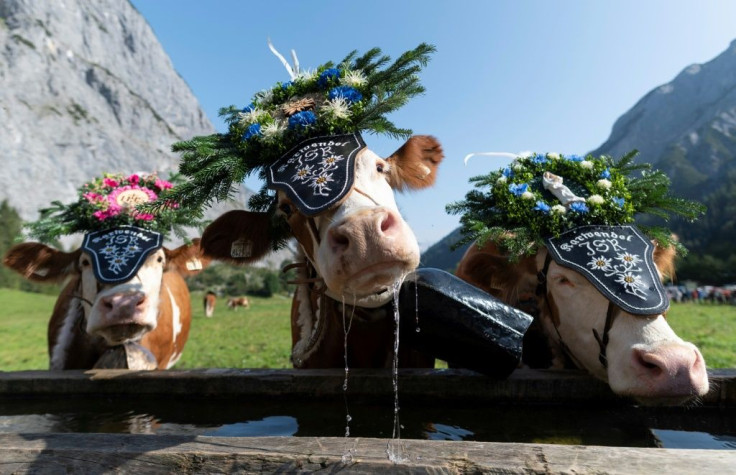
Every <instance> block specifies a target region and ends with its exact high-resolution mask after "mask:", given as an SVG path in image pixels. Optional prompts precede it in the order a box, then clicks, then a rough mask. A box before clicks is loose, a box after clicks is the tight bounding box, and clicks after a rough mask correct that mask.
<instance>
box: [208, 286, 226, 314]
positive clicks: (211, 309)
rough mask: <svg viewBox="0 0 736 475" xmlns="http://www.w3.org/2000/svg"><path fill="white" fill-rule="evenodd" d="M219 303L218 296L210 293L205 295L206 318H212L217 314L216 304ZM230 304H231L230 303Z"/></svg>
mask: <svg viewBox="0 0 736 475" xmlns="http://www.w3.org/2000/svg"><path fill="white" fill-rule="evenodd" d="M216 303H217V295H216V294H215V293H214V292H212V291H209V292H207V293H206V294H204V316H205V317H212V315H214V314H215V304H216ZM228 304H229V302H228Z"/></svg>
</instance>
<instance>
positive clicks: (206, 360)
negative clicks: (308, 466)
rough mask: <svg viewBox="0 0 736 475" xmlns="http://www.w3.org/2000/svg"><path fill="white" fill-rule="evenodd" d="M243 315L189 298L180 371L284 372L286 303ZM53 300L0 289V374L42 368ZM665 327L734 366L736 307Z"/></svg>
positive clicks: (690, 307) (261, 304)
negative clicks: (207, 308) (208, 313)
mask: <svg viewBox="0 0 736 475" xmlns="http://www.w3.org/2000/svg"><path fill="white" fill-rule="evenodd" d="M249 298H250V299H251V302H252V303H251V308H250V309H248V310H243V309H240V310H229V309H228V308H227V307H226V306H225V305H224V303H225V302H224V299H219V300H218V302H217V307H216V309H215V315H214V317H212V318H206V317H205V316H204V309H203V308H202V294H201V293H194V294H193V295H192V310H193V320H192V330H191V334H190V337H189V341H188V343H187V346H186V349H185V350H184V355H183V357H182V359H181V360H180V361H179V363H178V364H177V365H176V368H177V369H185V368H289V367H291V363H290V362H289V353H290V349H291V335H290V330H289V313H290V308H291V300H290V299H288V298H286V297H282V296H276V297H272V298H270V299H263V298H258V297H249ZM54 301H55V297H52V296H48V295H39V294H32V293H25V292H20V291H15V290H8V289H0V341H1V342H2V345H0V371H20V370H29V369H47V368H48V356H47V350H46V324H47V321H48V318H49V316H50V315H51V309H52V308H53V305H54ZM668 319H669V322H670V325H671V326H672V327H673V328H674V329H675V331H676V332H677V333H678V335H680V336H681V337H682V338H684V339H686V340H688V341H691V342H693V343H695V344H696V345H697V346H698V347H699V348H700V350H701V351H702V352H703V355H704V356H705V360H706V362H707V364H708V367H709V368H734V367H736V307H734V306H728V305H695V304H690V303H688V304H673V306H672V309H671V310H670V312H669V314H668Z"/></svg>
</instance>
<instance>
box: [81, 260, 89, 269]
mask: <svg viewBox="0 0 736 475" xmlns="http://www.w3.org/2000/svg"><path fill="white" fill-rule="evenodd" d="M88 266H89V260H87V259H82V267H88Z"/></svg>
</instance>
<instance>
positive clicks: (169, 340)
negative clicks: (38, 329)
mask: <svg viewBox="0 0 736 475" xmlns="http://www.w3.org/2000/svg"><path fill="white" fill-rule="evenodd" d="M199 255H200V250H199V245H198V240H195V241H194V242H193V244H191V245H184V246H181V247H178V248H176V249H173V250H169V249H167V248H165V247H161V248H158V249H156V250H154V251H151V252H150V253H149V254H148V255H147V256H146V257H145V261H144V262H143V263H142V264H141V265H140V267H139V268H138V270H137V272H136V273H135V275H134V276H133V277H132V278H130V279H128V280H126V281H124V282H120V283H115V284H103V283H101V282H100V281H99V280H98V279H97V278H96V277H95V271H94V269H93V268H94V267H95V263H94V261H93V259H92V258H91V257H90V254H88V252H86V251H84V250H82V249H77V250H76V251H73V252H62V251H59V250H56V249H53V248H51V247H49V246H46V245H44V244H40V243H34V242H28V243H23V244H18V245H16V246H14V247H12V248H11V249H10V250H9V251H8V253H7V254H6V256H5V259H4V261H3V262H4V264H5V265H6V266H8V267H10V268H11V269H13V270H15V271H17V272H18V273H20V274H21V275H23V276H24V277H25V278H27V279H28V280H31V281H35V282H49V283H54V282H62V281H64V280H66V279H68V283H67V284H66V286H65V287H64V289H63V290H62V292H61V294H60V295H59V298H58V299H57V301H56V304H55V306H54V310H53V313H52V315H51V320H50V321H49V326H48V352H49V359H50V364H49V366H50V369H52V370H62V369H90V368H93V367H94V366H95V364H96V363H97V362H98V360H99V359H100V357H101V356H103V354H105V353H106V352H108V350H110V349H111V348H116V347H119V345H123V344H129V343H131V342H134V343H139V345H136V347H137V348H140V346H142V347H143V348H145V349H146V350H143V351H144V352H150V354H152V357H153V358H155V360H156V363H155V367H156V368H158V369H167V368H171V367H172V366H173V365H174V364H175V363H176V362H177V361H178V360H179V358H180V357H181V354H182V351H183V349H184V345H185V344H186V341H187V337H188V336H189V326H190V320H191V308H190V301H189V290H188V289H187V285H186V283H185V282H184V279H183V277H185V276H187V275H190V274H192V273H195V272H197V271H199V270H201V269H202V268H203V265H204V264H205V263H206V261H204V262H203V261H202V260H200V257H199ZM148 363H150V365H146V366H145V367H144V368H130V369H153V368H151V366H153V362H150V361H149V362H148Z"/></svg>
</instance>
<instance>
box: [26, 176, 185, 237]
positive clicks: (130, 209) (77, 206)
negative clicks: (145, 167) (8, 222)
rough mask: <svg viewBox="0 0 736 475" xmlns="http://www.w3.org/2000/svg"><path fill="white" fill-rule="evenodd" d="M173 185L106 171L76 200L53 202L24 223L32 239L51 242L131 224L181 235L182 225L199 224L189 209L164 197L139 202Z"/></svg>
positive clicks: (79, 193) (83, 186)
mask: <svg viewBox="0 0 736 475" xmlns="http://www.w3.org/2000/svg"><path fill="white" fill-rule="evenodd" d="M172 188H173V184H172V183H171V182H169V181H166V180H162V179H161V178H159V177H158V176H157V175H155V174H152V175H139V174H132V175H127V176H126V175H122V174H109V173H106V174H104V175H103V176H101V177H97V178H95V179H93V180H92V181H90V182H88V183H85V184H84V185H82V186H81V187H80V188H79V189H78V191H77V193H78V198H77V200H76V201H74V202H72V203H69V204H63V203H61V202H60V201H54V202H53V203H52V206H51V207H49V208H45V209H42V210H41V217H40V218H39V220H38V221H35V222H32V223H28V224H27V225H26V227H27V229H28V233H29V235H30V236H31V237H32V238H35V239H38V240H39V241H42V242H53V241H55V240H56V239H57V238H59V237H60V236H63V235H67V234H74V233H91V232H95V231H103V230H108V229H113V228H119V227H122V226H134V227H136V228H140V229H144V230H147V231H152V232H156V233H159V234H162V235H166V234H168V233H169V232H170V231H172V230H173V231H174V232H175V233H176V235H178V236H182V237H183V236H184V234H185V233H184V229H183V227H184V226H195V225H198V224H199V223H198V222H197V220H196V219H195V217H194V216H193V215H192V213H190V212H189V211H187V210H185V209H182V208H180V207H179V205H178V204H177V203H176V202H173V201H170V200H166V201H162V202H161V203H160V204H159V206H158V207H157V208H155V209H153V210H149V209H145V210H144V209H143V208H142V205H144V204H146V203H153V202H155V201H156V200H157V199H158V198H159V195H160V194H161V193H162V192H164V191H166V190H171V189H172Z"/></svg>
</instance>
